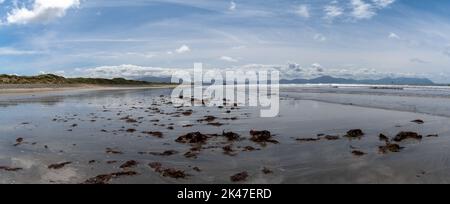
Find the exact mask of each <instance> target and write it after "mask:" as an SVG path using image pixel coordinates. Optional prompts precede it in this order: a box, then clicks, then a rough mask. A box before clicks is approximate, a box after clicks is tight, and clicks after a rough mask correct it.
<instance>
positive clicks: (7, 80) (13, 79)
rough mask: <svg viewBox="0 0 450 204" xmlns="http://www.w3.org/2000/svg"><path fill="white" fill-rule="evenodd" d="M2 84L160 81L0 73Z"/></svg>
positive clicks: (123, 83)
mask: <svg viewBox="0 0 450 204" xmlns="http://www.w3.org/2000/svg"><path fill="white" fill-rule="evenodd" d="M0 84H89V85H153V84H158V83H152V82H147V81H137V80H127V79H124V78H114V79H103V78H65V77H62V76H57V75H54V74H44V75H39V76H15V75H0ZM159 84H161V83H159Z"/></svg>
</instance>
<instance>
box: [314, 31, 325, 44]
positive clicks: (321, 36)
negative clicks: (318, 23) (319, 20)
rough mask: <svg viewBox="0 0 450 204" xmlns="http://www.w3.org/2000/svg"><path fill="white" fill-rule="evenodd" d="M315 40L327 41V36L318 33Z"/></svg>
mask: <svg viewBox="0 0 450 204" xmlns="http://www.w3.org/2000/svg"><path fill="white" fill-rule="evenodd" d="M314 40H315V41H317V42H325V41H327V38H326V37H325V36H324V35H322V34H320V33H318V34H316V35H314Z"/></svg>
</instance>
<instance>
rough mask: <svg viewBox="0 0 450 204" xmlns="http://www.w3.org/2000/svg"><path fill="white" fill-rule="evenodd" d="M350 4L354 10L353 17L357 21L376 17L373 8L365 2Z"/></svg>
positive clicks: (358, 1) (355, 1)
mask: <svg viewBox="0 0 450 204" xmlns="http://www.w3.org/2000/svg"><path fill="white" fill-rule="evenodd" d="M350 3H351V6H352V9H353V11H352V13H351V15H352V17H354V18H356V19H370V18H372V17H373V16H375V15H376V12H375V11H374V8H373V6H372V5H371V4H369V3H366V2H365V1H363V0H351V2H350Z"/></svg>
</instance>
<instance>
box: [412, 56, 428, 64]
mask: <svg viewBox="0 0 450 204" xmlns="http://www.w3.org/2000/svg"><path fill="white" fill-rule="evenodd" d="M409 61H410V62H412V63H415V64H428V63H429V62H428V61H425V60H423V59H420V58H417V57H416V58H412V59H410V60H409Z"/></svg>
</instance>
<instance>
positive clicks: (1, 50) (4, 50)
mask: <svg viewBox="0 0 450 204" xmlns="http://www.w3.org/2000/svg"><path fill="white" fill-rule="evenodd" d="M34 54H38V52H36V51H31V50H17V49H14V48H9V47H0V56H6V55H10V56H11V55H34Z"/></svg>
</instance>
